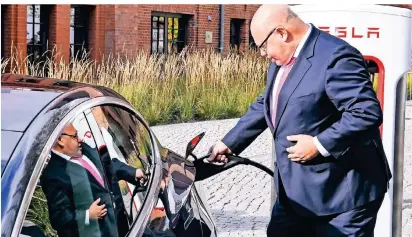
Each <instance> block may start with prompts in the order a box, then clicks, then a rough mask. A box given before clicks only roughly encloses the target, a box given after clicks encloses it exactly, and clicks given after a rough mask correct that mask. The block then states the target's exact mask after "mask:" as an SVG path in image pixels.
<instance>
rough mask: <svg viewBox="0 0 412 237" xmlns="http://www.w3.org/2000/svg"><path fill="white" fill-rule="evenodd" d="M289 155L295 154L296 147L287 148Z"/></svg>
mask: <svg viewBox="0 0 412 237" xmlns="http://www.w3.org/2000/svg"><path fill="white" fill-rule="evenodd" d="M286 151H287V152H288V153H295V152H296V145H295V146H291V147H288V148H286Z"/></svg>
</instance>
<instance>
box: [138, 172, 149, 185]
mask: <svg viewBox="0 0 412 237" xmlns="http://www.w3.org/2000/svg"><path fill="white" fill-rule="evenodd" d="M136 180H138V181H140V184H144V182H145V181H146V180H147V177H146V175H145V174H144V172H143V170H142V169H136Z"/></svg>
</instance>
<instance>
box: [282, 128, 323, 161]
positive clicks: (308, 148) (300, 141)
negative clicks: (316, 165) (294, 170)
mask: <svg viewBox="0 0 412 237" xmlns="http://www.w3.org/2000/svg"><path fill="white" fill-rule="evenodd" d="M286 139H288V140H289V141H292V142H293V141H295V142H296V144H295V145H294V146H291V147H288V148H286V151H287V152H289V155H288V158H289V159H290V160H291V161H294V162H300V163H305V162H306V161H309V160H311V159H313V158H314V157H316V156H317V155H318V154H319V151H318V149H317V148H316V146H315V143H314V142H313V137H312V136H309V135H303V134H299V135H291V136H287V137H286Z"/></svg>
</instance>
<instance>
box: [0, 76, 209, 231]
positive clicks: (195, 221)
mask: <svg viewBox="0 0 412 237" xmlns="http://www.w3.org/2000/svg"><path fill="white" fill-rule="evenodd" d="M19 77H20V78H26V77H24V76H18V75H17V76H16V75H14V76H13V77H12V76H10V75H7V77H5V76H4V75H2V82H4V81H6V79H7V80H12V79H10V78H13V80H14V81H13V83H11V84H12V85H11V84H7V83H2V90H3V89H9V90H16V89H15V88H20V89H23V90H21V92H22V93H19V95H23V91H25V92H34V91H33V90H32V89H33V88H35V91H36V92H38V93H48V94H49V95H52V94H53V93H54V96H49V97H47V98H48V99H49V101H48V102H46V100H44V101H43V103H42V105H40V104H39V105H38V106H37V107H36V108H37V109H38V111H36V115H34V116H33V115H32V120H31V121H30V122H29V123H28V124H26V127H25V128H24V129H23V127H24V126H21V127H20V128H19V130H24V133H20V132H14V133H13V132H10V131H2V135H3V134H4V135H5V136H7V138H8V137H12V136H13V137H14V138H13V139H11V138H10V146H9V147H8V149H9V150H12V149H13V148H12V147H13V144H14V146H15V147H14V152H12V154H11V155H7V154H8V153H11V151H8V152H7V154H6V153H5V155H4V156H5V157H6V156H9V157H10V158H9V161H8V163H7V165H3V153H2V179H1V192H2V193H1V196H2V197H1V220H2V228H1V233H2V236H11V234H12V232H13V231H15V228H16V227H15V225H16V222H17V221H19V218H18V215H25V213H24V214H22V213H21V211H20V210H23V208H24V209H26V208H28V206H25V205H28V204H27V203H26V204H25V205H23V204H22V203H24V202H23V198H25V199H27V198H29V199H31V195H32V193H31V194H28V193H27V191H26V189H28V188H29V187H31V186H30V185H33V182H35V181H36V180H35V179H34V178H32V176H33V177H34V174H39V173H40V171H41V170H42V169H43V166H44V165H45V163H46V158H44V159H43V158H41V157H42V156H44V155H45V154H44V150H46V149H44V148H45V146H49V145H50V139H51V138H52V135H53V136H55V134H56V133H59V132H60V131H57V130H58V129H62V128H61V123H62V121H63V120H64V119H66V118H67V117H69V116H68V114H69V115H70V114H73V113H75V111H76V110H80V108H81V109H82V110H81V111H80V112H82V111H84V109H85V108H87V106H86V105H89V104H91V103H92V102H93V103H94V100H97V101H105V102H104V103H106V104H107V105H110V104H111V101H117V103H118V104H119V103H124V104H125V105H126V104H127V106H128V107H129V108H131V106H130V104H129V103H128V102H127V101H126V100H125V99H124V98H123V97H122V96H120V95H119V94H117V93H116V92H115V91H113V90H111V89H109V88H105V87H99V86H91V85H87V84H77V83H71V84H70V83H67V84H65V83H66V82H64V83H62V84H64V85H70V86H56V82H58V81H59V80H56V79H41V78H35V80H33V81H36V83H37V84H36V83H33V84H36V86H37V87H33V86H32V85H29V86H28V85H27V84H28V83H31V82H30V80H26V81H24V80H23V81H22V82H19V80H17V79H18V78H19ZM4 78H6V79H4ZM16 78H17V79H16ZM43 80H44V81H45V82H47V83H48V84H49V85H51V86H50V87H47V86H46V85H44V84H46V83H45V82H44V81H43ZM27 81H29V82H27ZM19 83H20V84H19ZM57 84H59V83H57ZM40 85H41V90H42V91H43V92H40V91H39V90H40ZM20 89H19V90H20ZM32 95H35V94H32ZM44 98H46V97H44ZM9 100H10V98H7V99H6V100H5V101H4V100H2V103H8V101H9ZM22 110H24V108H22ZM129 110H130V109H129ZM10 111H13V112H12V113H8V114H7V116H13V117H14V116H18V114H19V112H18V110H12V109H10ZM34 111H35V110H34V109H33V112H32V114H35V113H34ZM137 115H138V116H140V115H139V114H137ZM5 116H6V114H4V113H3V116H2V118H4V117H5ZM138 116H137V117H138ZM146 125H147V124H146ZM147 126H148V125H147ZM148 128H149V127H148ZM149 130H150V128H149ZM150 133H151V136H152V137H154V139H155V140H156V141H157V139H156V137H155V136H154V134H153V132H152V131H151V130H150ZM2 138H3V139H5V137H4V136H2ZM12 140H13V141H12ZM17 140H18V143H17ZM152 142H153V144H156V145H155V146H156V148H158V150H159V151H160V155H159V154H157V156H158V157H159V158H158V160H157V163H155V164H154V165H155V167H159V169H157V168H155V169H154V170H155V171H156V170H158V171H159V174H158V175H159V176H158V177H159V179H158V180H159V182H160V183H159V184H158V183H156V182H153V180H152V183H151V184H153V185H154V186H153V188H154V189H153V192H151V195H152V196H150V198H151V199H150V200H145V203H144V204H143V205H147V204H148V205H147V206H148V207H149V208H148V209H144V208H142V209H141V210H142V212H143V211H144V216H142V217H140V216H139V217H138V218H137V220H136V221H135V225H134V226H132V228H133V229H132V230H131V232H130V233H131V234H133V233H143V231H139V230H138V231H133V230H134V229H135V228H138V229H141V227H139V225H142V226H144V227H143V230H144V228H145V226H150V224H151V225H152V226H157V227H159V225H157V224H155V223H154V222H153V219H150V217H151V216H152V215H153V214H154V213H155V212H156V210H157V211H158V210H160V209H161V208H154V209H153V208H150V207H151V206H153V207H154V205H155V204H156V203H158V201H159V200H160V201H161V202H163V208H164V209H163V210H164V211H163V214H164V218H167V219H169V220H171V224H170V225H169V224H167V225H166V224H165V223H163V225H164V226H163V229H164V228H165V225H166V229H167V228H171V229H173V228H174V230H173V232H174V234H175V235H174V236H199V233H202V232H201V230H202V229H203V234H202V236H215V235H216V234H215V229H216V228H215V226H214V224H213V221H212V219H211V215H210V214H209V213H208V212H207V210H206V209H205V208H204V203H202V200H201V198H200V197H199V196H198V194H197V191H196V188H195V186H194V185H193V184H194V178H195V174H196V170H195V167H194V166H193V164H192V163H191V162H189V161H187V160H185V159H184V158H183V157H182V156H180V155H178V154H177V153H174V152H172V151H170V150H167V149H166V148H163V147H162V146H161V145H160V143H158V142H155V141H154V140H153V141H152ZM3 144H4V146H6V145H7V146H8V143H2V146H3ZM16 144H17V145H16ZM47 144H49V145H47ZM48 149H50V148H48ZM39 157H40V158H39ZM40 163H44V164H40ZM35 169H40V171H39V170H35ZM156 176H157V175H156ZM160 180H161V181H160ZM162 181H165V182H164V184H163V185H162ZM36 182H37V181H36ZM33 190H34V189H33ZM159 192H160V193H159ZM148 197H149V196H148ZM20 218H21V217H20ZM22 218H23V219H24V216H23V217H22ZM182 220H183V221H182ZM149 222H150V224H149V225H147V224H148V223H149ZM159 223H160V224H161V222H159ZM136 225H137V226H136ZM13 233H15V232H13ZM190 233H191V234H190ZM130 236H140V235H138V234H135V235H130ZM148 236H150V235H148Z"/></svg>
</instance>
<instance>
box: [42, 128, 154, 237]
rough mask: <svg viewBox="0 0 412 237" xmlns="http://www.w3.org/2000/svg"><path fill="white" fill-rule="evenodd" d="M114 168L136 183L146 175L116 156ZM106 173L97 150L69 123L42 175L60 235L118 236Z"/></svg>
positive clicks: (119, 174) (45, 191) (51, 212)
mask: <svg viewBox="0 0 412 237" xmlns="http://www.w3.org/2000/svg"><path fill="white" fill-rule="evenodd" d="M111 169H112V170H113V172H111V173H113V174H115V175H116V177H117V179H119V180H125V181H127V182H129V183H132V184H134V185H139V183H140V182H139V181H141V179H146V177H145V175H144V174H143V172H142V171H141V170H140V169H135V168H133V167H130V166H128V165H126V164H124V163H122V162H120V161H119V160H117V159H116V158H114V159H112V162H111ZM103 174H104V169H103V167H102V164H101V161H100V158H99V154H98V151H97V150H95V149H93V148H91V147H90V146H88V145H87V144H85V143H82V142H80V140H79V138H78V136H77V130H76V129H75V128H74V127H73V125H72V124H68V125H67V126H66V128H65V129H64V131H63V133H62V134H61V135H60V137H59V138H58V139H57V141H56V143H55V145H54V147H53V150H52V153H51V159H50V161H49V163H48V165H47V167H46V168H45V170H44V173H43V175H42V176H41V178H40V184H41V186H42V189H43V191H44V193H45V195H46V198H47V204H48V208H49V217H50V222H51V225H52V227H53V228H54V229H55V230H56V231H57V232H58V235H59V236H61V237H65V236H67V237H73V236H87V237H89V236H118V229H117V226H116V217H115V213H114V212H115V207H114V205H113V202H112V196H111V190H110V189H109V187H110V186H109V185H108V183H107V182H105V179H104V175H103Z"/></svg>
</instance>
